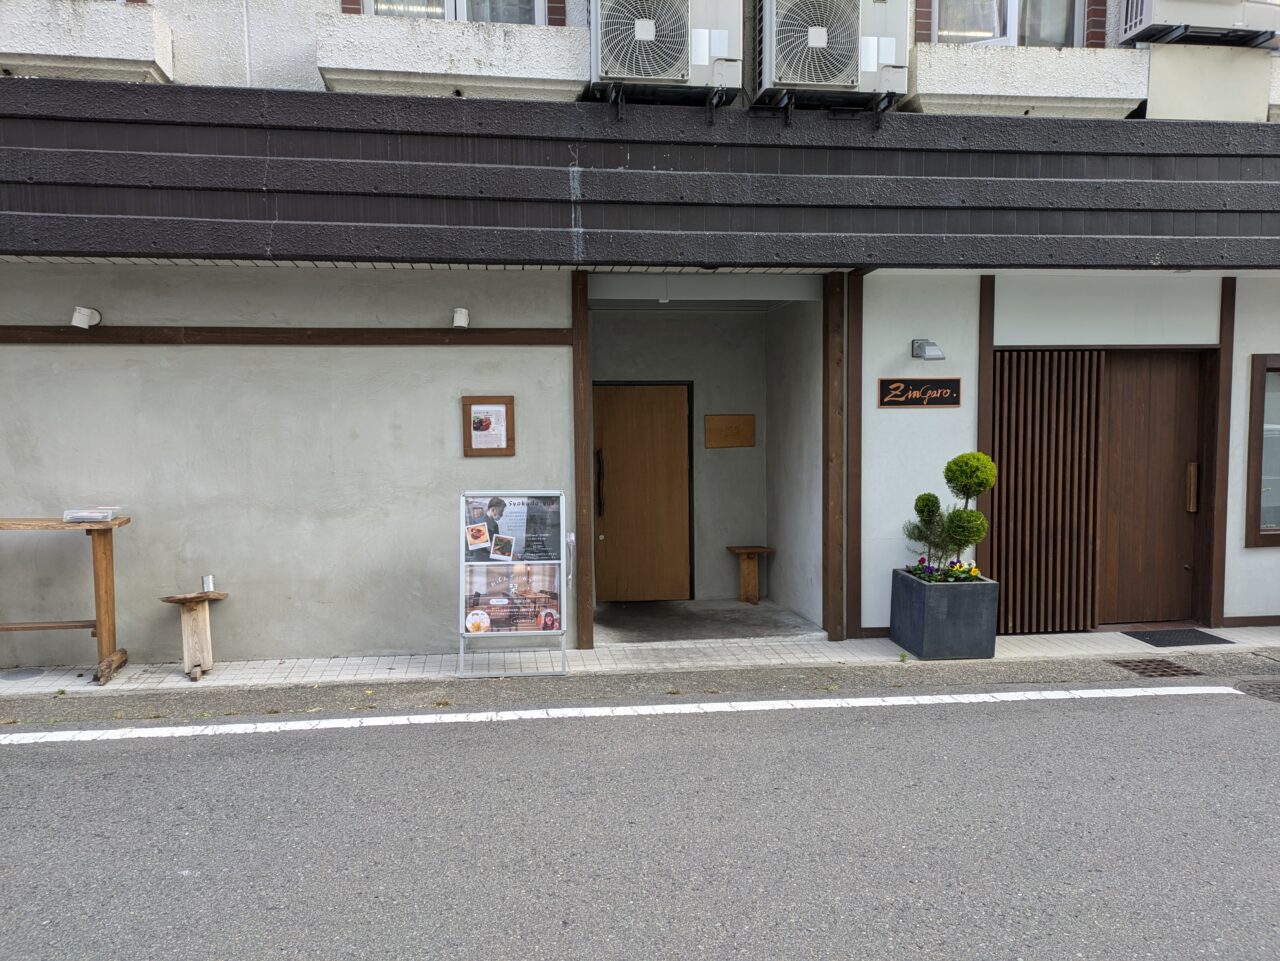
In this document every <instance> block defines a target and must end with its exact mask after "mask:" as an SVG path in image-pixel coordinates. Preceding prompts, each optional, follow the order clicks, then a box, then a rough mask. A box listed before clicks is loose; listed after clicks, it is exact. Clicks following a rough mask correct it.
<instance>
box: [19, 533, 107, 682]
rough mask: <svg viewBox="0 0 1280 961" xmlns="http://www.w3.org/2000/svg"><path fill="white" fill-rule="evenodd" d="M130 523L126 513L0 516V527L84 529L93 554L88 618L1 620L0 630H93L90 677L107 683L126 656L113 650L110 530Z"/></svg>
mask: <svg viewBox="0 0 1280 961" xmlns="http://www.w3.org/2000/svg"><path fill="white" fill-rule="evenodd" d="M127 523H129V518H128V517H117V518H115V519H114V520H109V521H94V522H91V523H87V524H68V523H66V522H65V521H63V520H62V519H61V518H59V517H0V531H84V532H85V533H86V534H88V535H89V546H90V548H91V552H92V555H93V612H94V617H93V620H91V621H17V622H11V623H8V624H3V623H0V631H84V630H88V631H92V632H93V635H94V637H96V638H97V639H98V669H97V671H96V672H95V673H94V675H93V677H94V680H96V681H97V682H98V683H100V684H106V683H107V681H109V680H111V677H112V675H114V674H115V672H116V671H118V670H119V669H120V668H122V667H123V666H124V665H125V664H126V663H128V660H129V653H128V651H126V650H124V649H123V648H121V649H120V650H116V574H115V556H114V554H113V552H112V544H111V534H112V532H113V531H114V530H115V529H116V528H117V527H124V525H125V524H127Z"/></svg>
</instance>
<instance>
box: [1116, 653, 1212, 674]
mask: <svg viewBox="0 0 1280 961" xmlns="http://www.w3.org/2000/svg"><path fill="white" fill-rule="evenodd" d="M1111 663H1112V664H1114V665H1115V666H1116V667H1123V668H1124V669H1125V670H1126V671H1133V673H1134V674H1140V675H1142V676H1143V677H1204V674H1202V673H1201V672H1200V671H1197V670H1195V669H1194V668H1190V667H1184V666H1183V665H1181V664H1175V663H1174V662H1173V661H1167V660H1165V659H1164V658H1163V657H1147V658H1143V659H1142V660H1136V661H1112V662H1111Z"/></svg>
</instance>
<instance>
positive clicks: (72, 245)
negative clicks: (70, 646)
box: [0, 213, 1280, 270]
mask: <svg viewBox="0 0 1280 961" xmlns="http://www.w3.org/2000/svg"><path fill="white" fill-rule="evenodd" d="M944 240H945V241H946V242H942V241H944ZM0 253H6V254H22V255H26V256H66V257H94V256H104V257H105V256H125V257H130V256H133V257H176V258H192V259H245V260H333V261H360V262H366V261H378V262H396V263H467V264H504V263H519V264H544V265H573V264H577V265H581V266H592V265H609V266H646V267H662V266H684V267H706V268H718V267H726V266H735V267H774V268H776V267H805V268H812V269H815V270H820V269H844V268H845V267H846V266H847V265H848V264H850V263H859V264H868V265H873V266H898V267H922V268H927V267H960V268H963V267H970V268H975V269H988V270H989V269H999V268H1014V267H1052V268H1059V269H1061V268H1066V267H1082V268H1083V267H1089V268H1099V269H1116V270H1121V269H1143V268H1154V269H1176V268H1180V267H1186V268H1195V267H1204V266H1206V265H1209V264H1213V265H1215V266H1217V267H1219V268H1224V269H1246V268H1273V267H1275V266H1277V264H1278V263H1280V261H1278V260H1277V254H1276V250H1275V245H1274V244H1272V243H1270V242H1267V241H1266V239H1265V238H1257V237H1176V238H1170V237H1165V238H1155V237H1133V236H1116V237H1098V236H1088V237H1070V236H1063V237H1056V238H1054V242H1053V243H1047V242H1046V239H1045V238H1044V237H1042V236H1037V235H1013V234H1010V235H999V234H972V235H964V236H959V235H955V236H947V237H939V236H932V235H928V234H892V233H886V234H865V233H858V234H829V233H828V234H824V233H776V232H751V231H725V232H712V231H701V232H695V231H674V230H672V231H664V230H652V231H642V230H570V229H557V228H520V227H476V226H471V227H461V226H452V225H450V226H441V225H437V224H417V225H402V224H364V223H355V224H353V223H315V222H307V221H260V220H246V221H226V220H202V219H191V218H181V217H132V216H80V215H66V214H29V213H0Z"/></svg>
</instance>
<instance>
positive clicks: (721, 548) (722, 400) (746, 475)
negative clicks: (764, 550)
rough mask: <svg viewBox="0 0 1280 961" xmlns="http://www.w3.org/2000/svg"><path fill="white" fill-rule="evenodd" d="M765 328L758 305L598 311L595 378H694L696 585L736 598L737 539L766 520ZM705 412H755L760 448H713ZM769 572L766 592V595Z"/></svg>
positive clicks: (759, 531)
mask: <svg viewBox="0 0 1280 961" xmlns="http://www.w3.org/2000/svg"><path fill="white" fill-rule="evenodd" d="M764 368H765V332H764V315H763V314H762V313H760V312H743V313H737V312H717V311H714V310H708V311H684V310H666V311H662V310H656V311H635V310H604V311H594V312H593V313H592V316H591V376H592V379H593V380H596V381H604V380H679V381H693V514H694V591H695V594H696V596H697V598H698V599H715V598H733V597H737V596H738V562H737V560H736V559H735V558H734V556H733V555H732V554H730V553H729V552H728V551H726V550H725V548H726V547H728V546H729V545H730V544H752V543H758V542H759V541H761V540H762V539H763V538H764V536H765V533H766V525H765V434H766V431H765V373H764ZM706 414H754V415H755V416H756V446H755V447H741V448H730V449H721V450H707V449H706V444H705V434H704V431H703V417H704V415H706ZM767 589H768V588H767V582H765V581H764V580H763V579H762V582H761V590H762V592H763V593H767Z"/></svg>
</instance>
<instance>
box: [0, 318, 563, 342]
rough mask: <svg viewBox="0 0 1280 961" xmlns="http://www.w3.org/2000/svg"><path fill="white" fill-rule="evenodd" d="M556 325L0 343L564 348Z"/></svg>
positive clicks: (143, 330)
mask: <svg viewBox="0 0 1280 961" xmlns="http://www.w3.org/2000/svg"><path fill="white" fill-rule="evenodd" d="M572 342H573V341H572V331H571V330H570V329H569V328H561V327H490V328H483V327H482V328H479V329H467V330H455V329H453V328H451V327H445V328H441V327H426V328H423V327H130V326H117V325H113V324H101V325H99V326H97V327H93V328H90V329H89V330H81V329H79V328H75V327H70V326H67V327H52V326H48V325H25V326H24V325H14V324H10V325H0V344H10V345H16V344H57V345H63V346H74V347H104V346H125V345H184V346H223V347H227V346H236V347H437V346H447V347H508V346H509V347H568V346H571V345H572Z"/></svg>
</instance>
